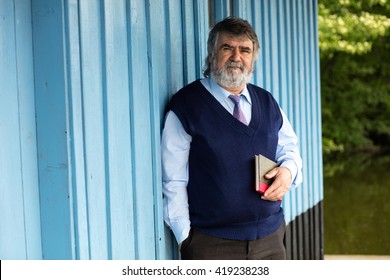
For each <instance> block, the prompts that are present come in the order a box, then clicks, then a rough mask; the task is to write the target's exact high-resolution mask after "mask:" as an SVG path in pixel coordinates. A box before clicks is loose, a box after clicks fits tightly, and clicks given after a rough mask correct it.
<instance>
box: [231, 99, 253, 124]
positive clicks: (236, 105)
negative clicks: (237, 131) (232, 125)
mask: <svg viewBox="0 0 390 280" xmlns="http://www.w3.org/2000/svg"><path fill="white" fill-rule="evenodd" d="M229 98H230V99H231V100H232V101H233V103H234V111H233V117H235V118H236V119H237V120H239V121H240V122H242V123H243V124H245V125H247V124H248V123H247V122H246V119H245V116H244V113H243V112H242V111H241V107H240V99H241V95H236V94H231V95H229Z"/></svg>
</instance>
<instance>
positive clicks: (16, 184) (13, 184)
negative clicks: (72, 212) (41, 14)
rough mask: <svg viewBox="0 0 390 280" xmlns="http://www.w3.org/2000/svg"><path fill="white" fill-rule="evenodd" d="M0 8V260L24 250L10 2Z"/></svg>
mask: <svg viewBox="0 0 390 280" xmlns="http://www.w3.org/2000/svg"><path fill="white" fill-rule="evenodd" d="M0 11H2V15H1V18H0V20H1V25H0V61H1V63H0V87H1V89H0V202H1V203H0V221H1V225H0V226H1V228H0V256H1V259H3V258H4V259H5V258H11V259H20V258H21V259H23V258H26V257H27V251H26V243H25V238H26V236H25V230H24V219H25V217H24V205H23V182H22V178H21V174H22V162H21V143H20V138H21V135H20V128H19V126H20V123H19V96H18V85H17V67H16V66H17V54H16V45H15V33H16V31H15V29H16V26H15V14H14V3H12V2H11V1H4V0H2V1H0ZM12 240H17V242H11V241H12Z"/></svg>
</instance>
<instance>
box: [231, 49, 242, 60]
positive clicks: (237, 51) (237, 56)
mask: <svg viewBox="0 0 390 280" xmlns="http://www.w3.org/2000/svg"><path fill="white" fill-rule="evenodd" d="M230 60H231V61H240V60H241V53H240V49H239V48H234V49H233V50H232V54H231V56H230Z"/></svg>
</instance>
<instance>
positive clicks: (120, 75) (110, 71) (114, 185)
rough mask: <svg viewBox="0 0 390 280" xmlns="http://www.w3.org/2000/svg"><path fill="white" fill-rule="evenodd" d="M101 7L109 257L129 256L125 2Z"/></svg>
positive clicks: (130, 197)
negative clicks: (102, 18)
mask: <svg viewBox="0 0 390 280" xmlns="http://www.w3.org/2000/svg"><path fill="white" fill-rule="evenodd" d="M103 11H104V47H103V49H104V51H105V53H104V54H103V57H104V68H105V69H104V74H105V77H104V78H103V79H104V81H105V82H104V85H105V89H104V91H105V94H104V104H105V114H106V116H105V117H106V121H105V133H106V138H107V140H106V147H105V149H106V151H105V152H106V155H107V159H106V160H107V165H108V167H107V168H106V173H107V176H108V179H107V180H106V189H107V195H108V197H107V212H108V215H109V218H108V220H109V223H108V226H109V239H110V245H111V248H110V250H111V255H110V256H109V258H110V259H131V258H134V250H133V248H134V246H133V244H134V225H133V218H134V216H133V212H132V209H133V207H132V203H129V202H130V201H133V193H132V174H131V172H130V170H131V167H132V163H131V155H132V152H131V146H130V143H131V141H130V134H131V132H130V108H129V103H130V101H129V92H128V90H129V82H128V81H129V80H128V64H127V62H128V51H127V40H126V38H127V18H126V3H125V1H105V2H104V7H103ZM134 165H135V166H137V164H134ZM150 198H152V194H150ZM150 200H151V199H150Z"/></svg>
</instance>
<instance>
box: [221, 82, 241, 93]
mask: <svg viewBox="0 0 390 280" xmlns="http://www.w3.org/2000/svg"><path fill="white" fill-rule="evenodd" d="M218 85H219V86H220V87H222V88H224V89H226V90H227V91H228V92H230V93H231V94H240V93H241V92H242V91H243V90H244V88H245V85H243V86H240V87H236V88H228V87H225V86H224V85H221V84H218Z"/></svg>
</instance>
